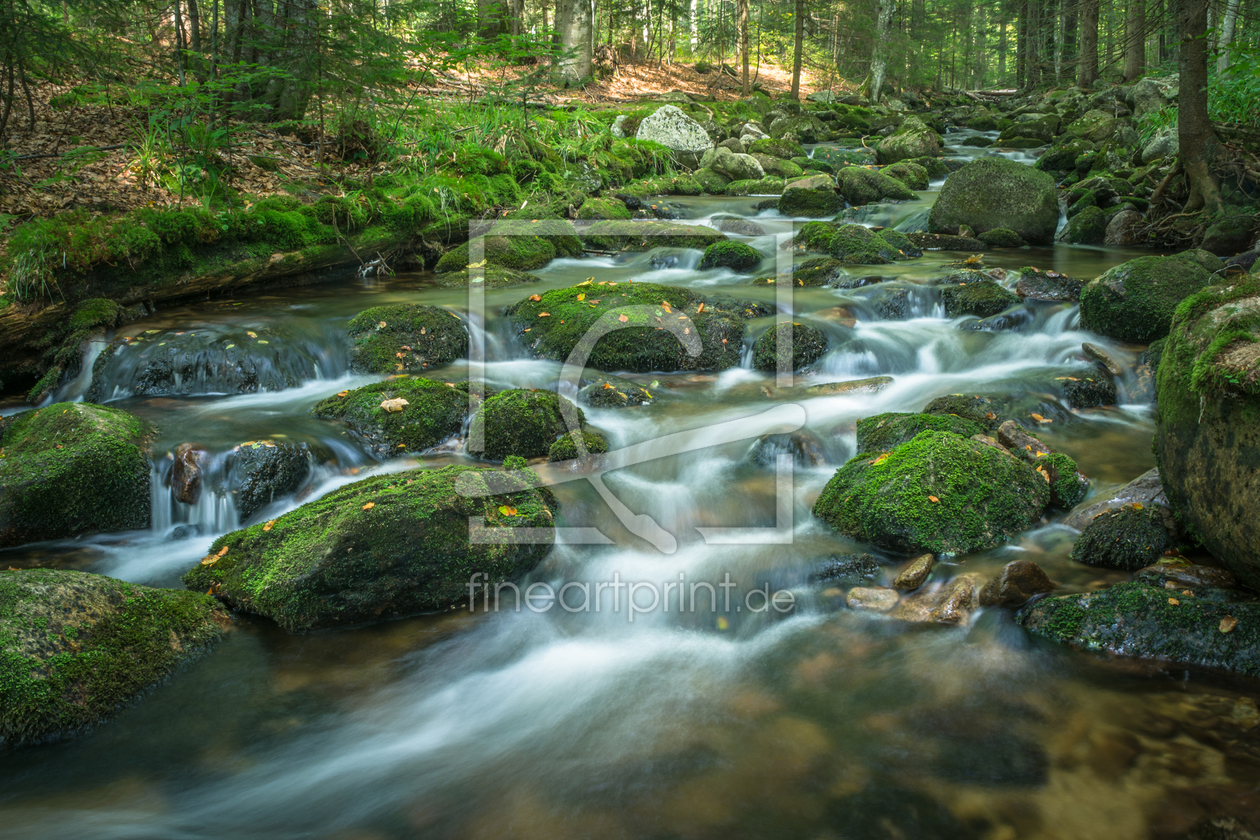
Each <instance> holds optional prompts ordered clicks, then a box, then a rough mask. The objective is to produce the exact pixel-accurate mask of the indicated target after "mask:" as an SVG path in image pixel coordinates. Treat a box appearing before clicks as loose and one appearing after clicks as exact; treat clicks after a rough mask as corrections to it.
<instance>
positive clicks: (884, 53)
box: [870, 0, 896, 102]
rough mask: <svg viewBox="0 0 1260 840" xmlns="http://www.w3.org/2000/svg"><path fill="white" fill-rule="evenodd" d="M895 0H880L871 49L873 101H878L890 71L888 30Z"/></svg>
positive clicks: (894, 7) (871, 95)
mask: <svg viewBox="0 0 1260 840" xmlns="http://www.w3.org/2000/svg"><path fill="white" fill-rule="evenodd" d="M895 9H896V2H895V0H879V7H878V10H877V17H876V19H875V44H874V48H873V49H872V50H871V93H870V97H871V101H872V102H878V101H879V95H880V93H881V92H882V91H883V89H884V78H885V76H886V75H887V73H888V30H889V28H890V27H891V26H892V16H893V11H895Z"/></svg>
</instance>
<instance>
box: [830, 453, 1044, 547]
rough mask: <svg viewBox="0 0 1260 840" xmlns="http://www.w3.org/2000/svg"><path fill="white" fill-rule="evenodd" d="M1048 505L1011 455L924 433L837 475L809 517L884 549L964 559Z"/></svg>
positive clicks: (856, 460)
mask: <svg viewBox="0 0 1260 840" xmlns="http://www.w3.org/2000/svg"><path fill="white" fill-rule="evenodd" d="M1049 503H1050V490H1049V488H1048V487H1047V484H1046V481H1045V479H1044V478H1042V477H1041V476H1040V475H1038V474H1037V473H1036V472H1035V471H1034V470H1033V469H1032V468H1031V467H1029V466H1028V465H1027V464H1024V463H1023V462H1021V461H1019V460H1018V459H1017V458H1015V457H1014V456H1013V455H1011V454H1010V453H1008V452H1006V451H1005V450H1002V449H999V448H997V447H994V446H991V445H989V444H987V443H982V442H980V441H976V440H971V439H969V438H964V437H961V436H959V435H956V434H952V433H950V432H939V431H925V432H922V433H920V434H919V435H917V436H916V437H915V438H914V439H912V440H910V441H909V442H907V443H903V444H901V445H900V446H898V447H896V448H895V449H893V450H892V451H891V452H888V453H885V454H883V455H881V454H878V453H869V452H868V453H861V454H859V455H857V456H855V457H853V458H852V459H850V460H849V462H848V463H847V464H845V465H844V466H843V467H841V468H840V469H839V470H837V471H836V474H835V475H834V476H833V477H832V478H831V480H830V481H829V482H827V486H826V487H825V488H823V492H822V494H821V495H820V496H819V497H818V500H817V502H815V503H814V509H813V510H814V515H815V516H818V517H819V518H821V519H822V520H824V521H825V522H827V524H829V525H831V526H832V527H833V528H835V529H836V530H838V531H840V532H842V533H844V534H846V535H847V536H850V537H852V538H854V539H858V540H862V541H864V542H868V543H871V544H873V545H875V546H878V547H880V548H883V549H885V550H888V551H896V552H901V553H904V554H916V553H921V552H924V551H931V552H933V553H937V554H967V553H970V552H973V551H983V550H985V549H988V548H992V547H994V546H996V545H999V544H1000V543H1002V542H1003V541H1004V540H1006V539H1007V538H1008V537H1010V536H1012V535H1014V534H1017V533H1019V532H1020V531H1023V530H1026V529H1028V528H1030V527H1032V526H1033V525H1034V524H1035V523H1036V522H1037V521H1038V519H1039V518H1040V517H1041V514H1042V512H1043V511H1044V510H1045V509H1046V506H1047V505H1049Z"/></svg>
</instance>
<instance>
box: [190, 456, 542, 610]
mask: <svg viewBox="0 0 1260 840" xmlns="http://www.w3.org/2000/svg"><path fill="white" fill-rule="evenodd" d="M535 479H536V477H535V476H534V474H533V473H532V471H529V470H527V469H523V468H520V469H511V470H506V471H504V470H479V469H473V468H470V467H462V466H454V467H446V468H444V469H440V470H411V471H408V472H400V473H392V474H389V475H379V476H373V477H372V478H368V479H364V480H363V481H358V482H355V483H354V484H349V485H346V486H345V487H341V488H339V489H337V490H335V491H333V492H332V493H329V494H328V495H326V496H324V497H322V498H320V499H317V500H315V501H313V502H307V503H306V504H304V505H302V506H301V507H299V508H297V509H296V510H292V511H290V512H288V513H286V514H284V515H283V516H281V517H279V518H278V519H275V520H273V521H271V522H270V523H266V524H264V523H259V524H257V525H254V526H252V527H249V528H245V529H243V530H240V531H233V532H232V533H230V534H226V535H224V536H222V537H220V538H219V539H217V540H215V542H214V544H213V545H212V546H211V547H210V552H209V554H207V555H206V557H205V559H204V560H202V561H201V562H200V563H198V564H197V565H196V566H194V567H193V568H192V569H191V570H190V571H189V572H188V573H187V574H185V575H184V583H185V584H186V585H187V586H188V588H189V589H193V590H198V591H202V592H204V591H206V590H211V591H212V592H214V594H216V595H217V596H218V597H220V598H222V599H223V600H224V601H226V602H227V603H228V604H229V605H230V606H232V607H233V608H235V609H239V610H243V611H245V612H251V613H256V614H258V615H262V616H266V617H267V618H270V619H272V620H274V621H275V622H276V623H277V624H279V625H280V626H281V627H283V628H284V629H285V630H287V631H289V632H290V633H302V632H306V631H310V630H320V629H326V628H331V627H346V626H353V625H357V624H366V623H368V622H373V621H381V620H385V619H391V618H401V617H404V616H408V615H413V614H415V613H419V612H426V611H435V610H446V609H449V608H451V607H453V606H456V605H459V604H462V603H464V602H466V601H467V600H468V597H469V589H468V587H469V581H470V578H471V576H472V574H473V573H474V572H481V573H483V577H482V580H483V581H488V583H489V584H490V585H491V586H493V585H494V583H496V582H499V581H515V580H518V579H520V577H522V576H523V575H525V574H526V573H527V572H529V571H530V570H531V569H533V568H534V566H535V565H537V564H538V562H539V561H540V560H541V559H542V558H543V557H544V556H545V555H546V554H547V552H548V550H550V548H551V542H552V540H554V522H555V515H556V511H555V502H554V499H553V497H551V496H550V494H546V493H543V492H542V491H540V490H537V489H533V487H532V486H531V485H532V484H533V483H534V482H535ZM473 517H479V518H481V519H482V520H483V522H484V526H483V527H484V529H485V530H486V532H487V538H486V539H484V540H477V541H473V540H472V539H471V538H470V533H469V532H470V525H471V524H472V519H471V518H473ZM518 535H519V536H518Z"/></svg>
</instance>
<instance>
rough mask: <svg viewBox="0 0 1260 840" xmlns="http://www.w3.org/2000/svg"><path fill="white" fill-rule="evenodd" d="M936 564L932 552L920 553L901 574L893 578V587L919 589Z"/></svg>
mask: <svg viewBox="0 0 1260 840" xmlns="http://www.w3.org/2000/svg"><path fill="white" fill-rule="evenodd" d="M935 565H936V557H935V556H934V555H932V554H920V555H919V556H918V557H916V558H914V559H913V560H911V561H910V563H909V565H907V566H906V567H905V568H904V569H902V570H901V572H900V574H898V575H897V577H896V578H894V579H893V589H901V590H909V589H918V588H919V587H920V586H922V585H923V584H924V583H925V582H926V581H927V579H928V576H929V575H930V574H932V567H933V566H935Z"/></svg>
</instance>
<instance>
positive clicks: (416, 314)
mask: <svg viewBox="0 0 1260 840" xmlns="http://www.w3.org/2000/svg"><path fill="white" fill-rule="evenodd" d="M349 332H350V342H351V344H350V369H351V370H354V371H358V372H360V373H420V372H421V371H425V370H430V369H432V368H435V367H440V366H442V365H446V364H450V363H451V362H453V361H455V360H456V359H460V358H463V357H464V356H466V355H468V328H467V327H465V326H464V322H463V321H462V320H460V318H459V316H458V315H456V314H455V313H454V312H451V311H450V310H447V309H440V308H438V307H436V306H415V305H412V304H406V303H397V304H393V305H391V306H374V307H372V308H371V309H365V310H363V311H362V312H360V313H359V314H358V315H355V316H354V317H353V318H351V319H350V328H349Z"/></svg>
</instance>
